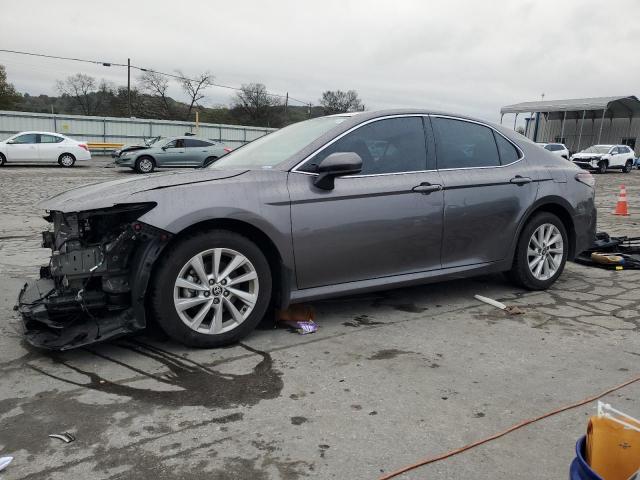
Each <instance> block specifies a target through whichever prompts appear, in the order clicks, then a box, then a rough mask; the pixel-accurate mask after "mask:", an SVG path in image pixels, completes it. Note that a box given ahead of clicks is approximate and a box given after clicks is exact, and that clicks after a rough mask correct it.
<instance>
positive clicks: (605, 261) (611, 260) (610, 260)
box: [591, 252, 624, 265]
mask: <svg viewBox="0 0 640 480" xmlns="http://www.w3.org/2000/svg"><path fill="white" fill-rule="evenodd" d="M591 260H593V261H594V262H596V263H600V264H602V265H618V264H620V263H622V262H624V258H623V257H621V256H620V255H609V254H607V253H597V252H593V253H592V254H591Z"/></svg>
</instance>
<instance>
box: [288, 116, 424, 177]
mask: <svg viewBox="0 0 640 480" xmlns="http://www.w3.org/2000/svg"><path fill="white" fill-rule="evenodd" d="M336 152H355V153H357V154H358V155H359V156H360V158H362V171H361V172H360V173H359V174H358V175H380V174H386V173H399V172H415V171H421V170H426V168H427V149H426V139H425V134H424V127H423V124H422V117H403V118H388V119H384V120H377V121H375V122H372V123H369V124H367V125H364V126H362V127H360V128H358V129H356V130H354V131H353V132H351V133H349V134H347V135H345V136H344V137H342V138H341V139H339V140H338V141H336V142H334V143H333V144H331V145H329V146H328V147H327V148H325V149H324V150H322V151H321V152H319V153H318V154H317V155H316V156H314V157H313V158H312V159H311V160H310V161H308V162H307V163H306V164H305V165H304V166H303V168H301V169H300V170H301V171H305V172H312V173H314V172H316V170H317V166H318V165H319V164H320V162H321V161H322V160H324V159H325V158H326V157H327V156H329V155H331V154H332V153H336Z"/></svg>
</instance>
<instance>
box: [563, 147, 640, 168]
mask: <svg viewBox="0 0 640 480" xmlns="http://www.w3.org/2000/svg"><path fill="white" fill-rule="evenodd" d="M571 161H572V162H573V163H575V164H576V165H578V166H579V167H580V168H584V169H585V170H595V171H597V172H598V173H607V169H609V168H615V169H620V170H622V171H623V172H624V173H629V172H631V170H632V169H633V165H634V164H635V161H636V156H635V153H634V151H633V150H631V148H630V147H628V146H626V145H593V146H591V147H589V148H587V149H585V150H583V151H581V152H579V153H576V154H575V155H572V156H571Z"/></svg>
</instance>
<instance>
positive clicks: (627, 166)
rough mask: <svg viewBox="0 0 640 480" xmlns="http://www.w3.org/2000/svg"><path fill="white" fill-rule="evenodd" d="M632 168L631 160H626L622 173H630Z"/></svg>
mask: <svg viewBox="0 0 640 480" xmlns="http://www.w3.org/2000/svg"><path fill="white" fill-rule="evenodd" d="M632 168H633V162H632V161H631V160H627V163H625V164H624V167H623V168H622V171H623V172H624V173H630V172H631V169H632Z"/></svg>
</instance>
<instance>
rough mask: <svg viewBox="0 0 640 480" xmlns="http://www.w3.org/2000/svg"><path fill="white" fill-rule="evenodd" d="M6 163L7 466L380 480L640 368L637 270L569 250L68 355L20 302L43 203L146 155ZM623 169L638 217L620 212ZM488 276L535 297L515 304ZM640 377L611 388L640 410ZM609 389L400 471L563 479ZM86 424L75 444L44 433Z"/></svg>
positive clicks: (613, 193) (605, 217) (600, 195)
mask: <svg viewBox="0 0 640 480" xmlns="http://www.w3.org/2000/svg"><path fill="white" fill-rule="evenodd" d="M106 163H108V161H107V160H100V159H98V160H94V161H93V162H92V165H91V166H79V167H77V168H73V169H61V168H58V167H50V166H47V167H28V168H27V167H16V166H8V167H6V168H3V169H1V170H0V179H1V183H0V198H1V199H2V203H3V205H4V208H3V209H2V213H0V319H2V322H0V334H1V335H0V375H1V378H2V382H0V456H2V455H13V456H15V460H14V462H13V464H12V465H11V466H10V467H9V468H7V470H6V471H5V472H3V473H1V474H0V478H2V479H18V478H20V479H62V478H64V479H69V478H88V477H91V478H93V479H96V480H98V479H124V478H135V477H139V478H155V479H158V480H160V479H165V478H166V479H176V478H195V479H205V478H206V479H258V480H262V479H303V478H307V477H309V478H321V479H325V478H336V479H344V478H349V479H361V478H362V479H375V478H377V477H378V476H379V475H381V472H384V471H390V470H393V469H394V468H397V467H400V466H402V465H404V464H406V463H409V462H413V461H415V460H417V459H418V458H421V457H423V456H427V455H435V454H437V453H441V452H443V451H446V450H449V449H452V448H456V447H459V446H462V445H463V444H465V443H468V442H470V441H473V440H476V439H478V438H480V437H483V436H486V435H489V434H492V433H495V432H497V431H499V430H502V429H504V428H506V427H507V426H509V425H511V424H513V423H516V422H519V421H521V420H523V419H526V418H529V417H532V416H535V415H538V414H540V413H543V412H545V411H548V410H550V409H553V408H556V407H559V406H561V405H564V404H566V403H570V402H574V401H576V400H579V399H581V398H583V397H586V396H589V395H593V394H594V393H597V392H599V391H602V390H605V389H606V388H608V387H610V386H612V385H615V384H618V383H621V382H623V381H624V380H626V379H629V378H631V377H633V376H637V375H638V374H640V370H639V369H638V357H640V340H639V338H638V330H639V327H640V313H639V311H640V300H638V294H637V289H636V288H635V286H636V285H638V283H639V281H640V272H637V271H636V272H634V271H622V272H613V271H605V270H600V269H593V268H586V267H583V266H579V265H576V264H569V265H568V266H567V269H566V270H565V273H564V274H563V275H562V277H561V278H560V280H559V281H558V282H557V283H556V285H555V286H554V287H553V288H552V289H550V290H549V291H546V292H535V293H532V292H524V291H521V290H519V289H516V288H514V287H513V286H512V285H510V284H509V283H507V282H506V281H505V280H504V279H503V277H502V276H501V275H492V276H485V277H478V278H474V279H468V280H460V281H453V282H447V283H443V284H437V285H429V286H424V287H414V288H406V289H399V290H393V291H388V292H380V293H376V294H369V295H362V296H357V297H347V298H341V299H335V300H331V301H324V302H317V303H315V304H314V307H315V308H316V310H317V312H318V321H319V324H320V330H319V332H318V333H316V334H313V335H310V336H298V335H295V334H290V333H288V332H287V331H285V330H270V329H262V330H258V331H256V332H255V333H254V334H252V335H251V336H250V337H248V338H247V339H246V341H245V343H243V344H241V345H237V346H234V347H231V348H226V349H221V350H208V351H207V350H191V349H187V348H184V347H182V346H180V345H176V344H174V343H173V342H171V341H168V340H167V339H165V338H163V337H162V336H160V335H158V334H157V333H154V332H149V333H148V334H146V335H142V336H138V337H135V338H130V339H122V340H118V341H115V342H112V343H109V344H104V345H99V346H95V347H91V348H86V349H80V350H77V351H72V352H67V353H64V354H51V353H46V352H41V351H35V350H33V349H30V348H28V347H27V346H26V345H25V344H24V342H23V341H22V340H21V336H20V334H19V329H20V325H19V321H18V319H17V317H16V316H15V314H14V313H13V311H12V306H13V304H14V302H15V299H16V295H17V291H18V290H19V288H20V287H21V285H22V284H23V282H24V281H25V279H27V278H29V277H34V276H36V274H37V266H38V265H39V264H41V263H44V262H46V260H47V259H48V253H47V251H45V250H42V249H41V248H40V247H39V244H40V231H41V230H43V229H45V228H46V223H45V222H44V220H42V218H41V215H42V212H41V211H40V210H39V209H38V208H37V207H36V206H35V204H36V203H37V201H39V200H41V199H44V198H46V197H48V196H51V195H54V194H56V193H58V192H61V191H63V190H66V189H69V188H72V187H74V186H78V185H82V184H86V183H91V182H99V181H104V180H108V179H112V178H121V177H122V176H123V175H132V173H130V171H118V170H115V169H108V168H102V166H103V165H105V164H106ZM596 178H597V181H598V184H597V205H598V214H599V218H598V220H599V229H600V230H606V231H608V232H609V233H611V234H617V235H620V234H624V235H640V229H639V228H638V221H640V172H638V171H633V172H632V173H631V174H628V175H624V174H621V173H616V172H611V173H608V174H606V175H599V176H597V177H596ZM620 183H625V185H626V187H627V193H628V197H629V203H630V213H631V215H630V216H629V217H616V216H613V215H611V210H612V209H613V208H614V206H615V202H616V200H617V194H618V189H619V185H620ZM476 293H479V294H482V295H486V296H489V297H492V298H496V299H500V300H502V301H504V302H505V303H508V304H513V305H518V306H520V307H521V308H522V309H523V310H524V311H525V314H524V315H519V316H508V315H506V314H504V313H503V312H502V311H497V310H496V309H493V308H492V307H490V306H487V305H484V304H479V303H478V302H476V301H475V300H474V299H473V295H474V294H476ZM639 395H640V385H639V384H635V385H632V386H630V387H627V388H626V389H624V390H621V391H619V392H617V393H614V394H612V395H609V396H608V397H607V400H608V401H610V402H611V403H613V404H614V405H615V406H617V407H618V408H621V409H622V410H625V411H627V412H628V413H630V414H634V415H636V416H640V399H639ZM592 413H593V405H591V406H585V407H583V408H579V409H576V410H572V411H568V412H565V413H563V414H561V415H558V416H556V417H553V418H550V419H547V420H544V421H542V422H540V423H537V424H535V425H532V426H530V427H527V428H525V429H522V430H519V431H517V432H515V433H513V434H511V435H509V436H507V437H504V438H502V439H499V440H497V441H495V442H492V443H491V444H488V445H484V446H482V447H479V448H476V449H474V450H472V451H469V452H466V453H464V454H462V455H459V456H457V457H454V458H451V459H448V460H445V461H442V462H439V463H436V464H434V465H431V466H429V467H425V468H423V469H421V470H419V471H417V472H414V473H410V474H407V475H405V476H403V477H401V478H415V479H417V478H452V479H453V478H474V479H494V478H510V479H534V478H535V479H539V478H566V477H567V475H568V466H569V463H570V461H571V459H572V457H573V447H574V443H575V441H576V439H577V438H578V437H580V436H581V435H583V434H584V431H585V428H586V420H587V417H588V415H589V414H592ZM64 431H69V432H72V433H73V434H74V435H75V436H76V437H77V440H76V441H75V442H73V443H71V444H63V443H61V442H60V441H57V440H53V439H50V438H48V437H47V435H48V434H50V433H60V432H64Z"/></svg>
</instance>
